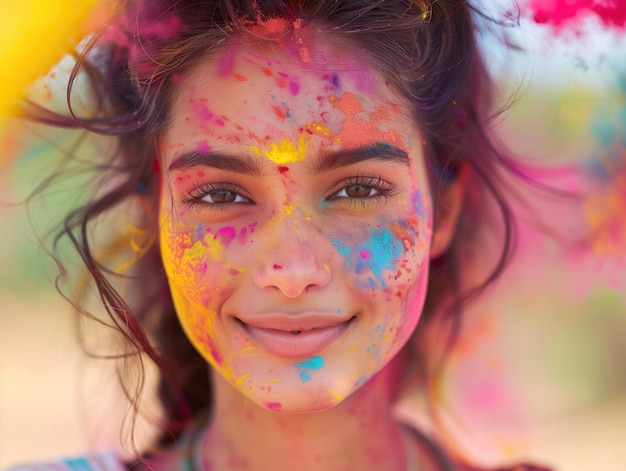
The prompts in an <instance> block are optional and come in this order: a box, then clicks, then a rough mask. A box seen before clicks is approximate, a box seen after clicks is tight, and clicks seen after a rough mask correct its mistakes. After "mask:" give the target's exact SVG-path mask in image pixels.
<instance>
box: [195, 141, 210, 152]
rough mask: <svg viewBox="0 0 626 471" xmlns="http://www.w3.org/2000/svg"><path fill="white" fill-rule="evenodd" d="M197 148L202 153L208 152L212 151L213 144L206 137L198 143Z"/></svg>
mask: <svg viewBox="0 0 626 471" xmlns="http://www.w3.org/2000/svg"><path fill="white" fill-rule="evenodd" d="M196 149H198V152H200V153H202V154H208V153H210V152H211V146H210V145H209V143H208V142H207V140H206V139H205V140H203V141H200V142H198V144H196Z"/></svg>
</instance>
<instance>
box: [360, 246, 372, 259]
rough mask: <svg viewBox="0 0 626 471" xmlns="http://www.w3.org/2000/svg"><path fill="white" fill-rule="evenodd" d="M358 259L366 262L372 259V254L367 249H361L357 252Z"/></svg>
mask: <svg viewBox="0 0 626 471" xmlns="http://www.w3.org/2000/svg"><path fill="white" fill-rule="evenodd" d="M359 257H361V259H363V260H368V259H370V258H372V254H371V252H370V251H369V250H367V249H363V250H361V251H360V252H359Z"/></svg>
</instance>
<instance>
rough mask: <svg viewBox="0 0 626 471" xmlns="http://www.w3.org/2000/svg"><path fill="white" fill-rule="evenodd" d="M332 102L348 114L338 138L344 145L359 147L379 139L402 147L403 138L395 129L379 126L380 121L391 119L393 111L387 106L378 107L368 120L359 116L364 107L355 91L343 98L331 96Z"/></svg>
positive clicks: (336, 107)
mask: <svg viewBox="0 0 626 471" xmlns="http://www.w3.org/2000/svg"><path fill="white" fill-rule="evenodd" d="M330 103H331V105H332V106H333V108H335V109H337V110H339V111H341V112H342V113H343V114H344V115H345V116H346V120H345V121H344V123H343V126H342V127H341V131H339V134H338V139H339V141H340V142H341V143H342V144H343V145H344V146H347V147H358V146H361V145H367V144H370V143H371V142H372V141H379V142H386V143H390V144H393V145H396V146H398V147H402V139H401V137H400V134H398V132H397V131H396V130H395V129H390V130H388V131H383V130H381V129H380V127H379V125H380V123H382V122H384V121H389V120H391V113H390V112H389V111H388V110H387V109H386V108H385V107H378V108H376V112H374V113H370V115H369V116H368V118H369V119H367V120H366V119H363V118H359V117H357V115H358V114H360V113H362V112H363V111H364V108H363V105H362V104H361V101H360V100H359V99H358V98H357V97H356V95H354V93H350V92H348V93H344V94H343V95H342V96H341V98H331V99H330Z"/></svg>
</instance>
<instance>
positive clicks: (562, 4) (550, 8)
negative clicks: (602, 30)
mask: <svg viewBox="0 0 626 471" xmlns="http://www.w3.org/2000/svg"><path fill="white" fill-rule="evenodd" d="M528 6H529V8H530V9H531V11H532V12H534V13H533V20H534V21H535V22H536V23H539V24H550V25H553V26H554V27H556V28H559V29H560V28H562V27H563V26H565V25H572V23H573V21H574V20H576V19H579V18H581V17H582V16H584V15H588V14H589V13H593V14H595V15H597V16H598V17H599V18H600V20H601V21H602V22H603V23H604V24H605V25H606V26H613V27H620V28H624V26H626V2H624V1H622V0H615V1H612V2H611V1H605V2H602V1H598V0H574V1H573V0H552V1H546V0H528Z"/></svg>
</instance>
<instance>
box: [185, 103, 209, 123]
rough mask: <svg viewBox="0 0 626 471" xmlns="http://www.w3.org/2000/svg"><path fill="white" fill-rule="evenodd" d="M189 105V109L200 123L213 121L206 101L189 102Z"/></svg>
mask: <svg viewBox="0 0 626 471" xmlns="http://www.w3.org/2000/svg"><path fill="white" fill-rule="evenodd" d="M189 101H190V103H191V109H192V111H193V113H194V114H195V115H196V118H198V119H200V120H202V121H207V122H209V121H211V120H212V119H213V112H212V111H211V110H210V109H209V107H208V106H207V104H206V103H205V101H206V100H189Z"/></svg>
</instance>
